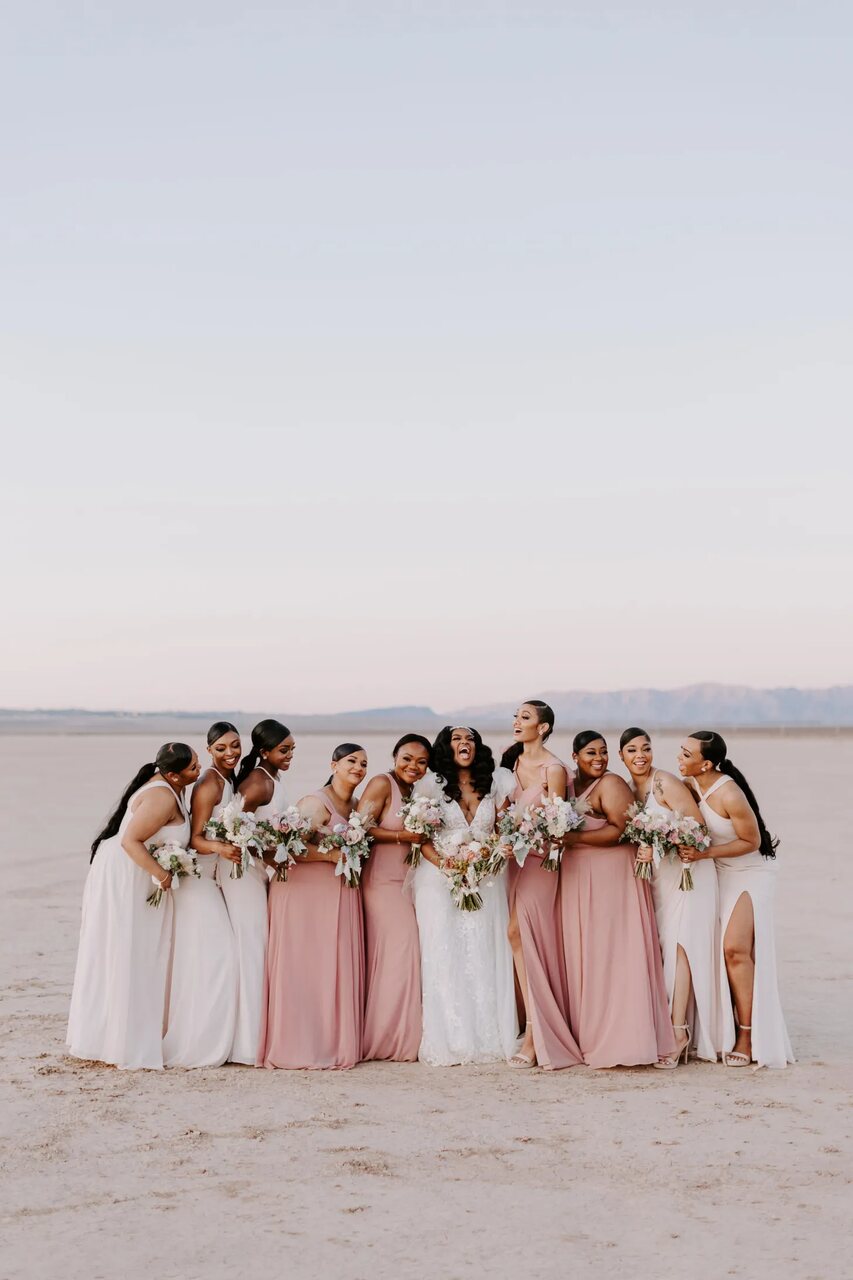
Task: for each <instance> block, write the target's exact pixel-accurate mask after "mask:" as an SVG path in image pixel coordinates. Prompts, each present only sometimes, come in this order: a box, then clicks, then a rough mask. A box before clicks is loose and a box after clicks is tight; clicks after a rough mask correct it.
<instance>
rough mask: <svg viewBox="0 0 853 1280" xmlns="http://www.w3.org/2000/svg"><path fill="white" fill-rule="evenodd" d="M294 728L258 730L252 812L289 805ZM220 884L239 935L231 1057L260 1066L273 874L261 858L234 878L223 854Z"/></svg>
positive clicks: (249, 798)
mask: <svg viewBox="0 0 853 1280" xmlns="http://www.w3.org/2000/svg"><path fill="white" fill-rule="evenodd" d="M293 748H294V743H293V738H292V736H291V734H290V730H289V729H288V728H287V727H286V726H285V725H283V724H281V723H280V722H279V721H278V720H261V722H260V723H259V724H256V725H255V727H254V729H253V730H252V749H251V751H250V752H249V754H248V755H247V756H246V758H245V759H244V760H243V763H242V764H241V765H240V772H239V773H238V775H237V791H238V793H239V794H240V795H241V796H242V797H243V808H244V809H245V810H246V812H247V813H256V814H257V815H258V816H259V817H265V816H267V814H269V813H271V812H273V811H274V810H276V809H283V808H284V807H285V801H284V796H283V793H282V784H281V780H280V778H279V770H287V769H289V768H290V761H291V759H292V758H293ZM219 883H220V885H221V886H222V893H223V896H224V898H225V905H226V906H227V908H228V915H229V917H230V919H231V927H232V928H233V930H234V936H235V938H236V940H237V961H238V967H239V975H240V976H239V982H240V990H239V995H238V998H237V1025H236V1029H235V1032H234V1043H233V1045H232V1047H231V1052H230V1053H229V1055H228V1058H229V1061H230V1062H241V1063H244V1064H246V1065H249V1066H254V1064H255V1059H256V1057H257V1053H258V1038H259V1036H260V1034H261V1018H262V1013H263V1007H264V982H265V966H266V954H267V932H268V926H267V883H268V880H267V873H266V869H265V867H264V866H263V865H262V864H261V863H260V862H255V863H254V865H253V866H251V867H249V868H248V870H247V871H246V872H245V873H244V874H243V875H242V876H240V878H239V879H235V878H233V877H232V875H231V872H230V868H229V864H228V862H226V861H223V860H222V859H220V866H219Z"/></svg>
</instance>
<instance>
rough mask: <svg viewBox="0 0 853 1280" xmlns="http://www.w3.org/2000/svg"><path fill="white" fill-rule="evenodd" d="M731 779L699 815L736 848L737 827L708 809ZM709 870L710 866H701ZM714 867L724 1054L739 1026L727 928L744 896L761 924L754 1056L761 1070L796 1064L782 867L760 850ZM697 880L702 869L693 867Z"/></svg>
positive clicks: (702, 803)
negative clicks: (780, 953)
mask: <svg viewBox="0 0 853 1280" xmlns="http://www.w3.org/2000/svg"><path fill="white" fill-rule="evenodd" d="M728 780H729V779H728V777H727V776H726V775H725V774H723V775H721V777H720V778H719V780H718V781H717V782H715V783H714V785H713V786H712V787H711V788H709V790H708V791H706V792H705V794H704V795H699V794H698V788H696V790H697V797H696V798H697V800H698V801H699V809H700V811H701V813H702V817H703V819H704V820H705V826H706V827H707V828H708V830H709V832H710V833H711V843H712V846H713V845H719V844H730V843H731V842H732V841H733V840H736V839H737V834H736V832H735V829H734V824H733V822H732V821H731V819H730V818H724V817H723V816H722V814H720V813H717V812H716V811H715V810H714V809H712V808H711V806H710V805H709V804H708V800H709V798H710V797H711V796H712V795H713V794H714V792H715V791H716V790H718V788H719V787H721V786H722V785H723V783H724V782H728ZM704 865H706V864H705V863H704V862H703V863H700V866H704ZM707 865H708V866H711V865H714V866H716V868H717V884H718V887H719V894H720V947H719V949H718V953H717V955H718V959H717V965H718V973H719V984H720V1007H721V1018H722V1032H721V1038H722V1046H721V1047H722V1050H723V1052H724V1053H730V1052H731V1051H732V1049H733V1048H734V1043H735V1020H734V1010H733V1007H732V994H731V989H730V987H729V976H728V974H727V972H726V958H725V955H724V953H723V942H724V940H725V936H726V928H727V926H728V923H729V919H730V917H731V914H732V912H733V911H734V909H735V906H736V905H737V901H738V899H739V898H740V896H741V894H742V893H747V894H749V896H750V898H751V899H752V910H753V916H754V919H755V946H754V960H755V979H754V983H753V989H752V1056H753V1059H754V1060H755V1061H756V1062H757V1063H758V1065H759V1066H761V1067H786V1066H787V1065H788V1063H789V1062H793V1061H794V1054H793V1051H792V1049H791V1041H790V1040H789V1039H788V1029H787V1027H786V1026H785V1015H784V1014H783V1013H782V1002H781V1000H780V999H779V985H778V980H777V976H776V933H775V929H774V925H773V899H774V898H775V896H776V861H775V859H774V858H765V857H764V855H763V854H762V853H761V852H760V850H758V849H755V850H753V852H752V853H744V854H742V855H741V856H740V857H739V858H717V859H715V861H714V863H713V864H712V863H711V861H710V859H709V860H708V863H707ZM693 870H694V874H695V871H696V863H694V864H693Z"/></svg>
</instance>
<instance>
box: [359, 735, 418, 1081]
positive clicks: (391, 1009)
mask: <svg viewBox="0 0 853 1280" xmlns="http://www.w3.org/2000/svg"><path fill="white" fill-rule="evenodd" d="M430 750H431V747H430V743H429V741H428V740H427V739H426V738H423V737H421V735H420V734H419V733H408V734H406V736H405V737H403V738H401V739H400V741H399V742H398V743H397V745H396V746H395V748H394V752H393V759H394V768H393V769H392V771H391V772H390V773H379V774H377V775H376V777H375V778H371V779H370V782H368V784H367V786H366V788H365V790H364V794H363V796H362V797H361V800H360V801H359V804H358V811H359V813H363V814H368V815H370V816H371V817H372V818H373V820H374V822H376V824H377V825H376V826H374V827H373V828H372V829H371V833H370V834H371V835H372V836H373V841H374V843H373V847H372V849H371V851H370V858H369V859H368V861H367V863H366V864H365V868H364V873H363V875H362V899H363V901H364V934H365V943H366V949H367V967H366V971H365V982H366V989H367V998H366V1003H365V1010H364V1036H363V1039H362V1050H361V1056H362V1058H363V1059H365V1060H367V1059H387V1060H390V1061H392V1062H415V1061H417V1057H418V1047H419V1045H420V1043H421V1030H422V1017H421V951H420V942H419V940H418V922H417V919H416V917H415V908H414V904H413V903H412V900H411V897H409V896H406V895H404V893H403V885H404V883H405V880H406V873H407V872H408V870H409V868H408V866H407V865H406V855H407V854H408V853H409V851H410V849H411V847H412V845H413V844H416V843H417V840H418V838H417V836H416V835H413V834H412V833H411V832H409V831H405V830H404V829H403V822H402V819H401V818H400V816H399V815H400V809H401V808H402V806H403V801H404V800H408V799H409V797H410V796H411V794H412V788H413V787H414V785H415V783H416V782H420V780H421V778H423V777H424V775H425V774H426V771H427V769H428V768H429V756H430Z"/></svg>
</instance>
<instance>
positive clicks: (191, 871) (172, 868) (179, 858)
mask: <svg viewBox="0 0 853 1280" xmlns="http://www.w3.org/2000/svg"><path fill="white" fill-rule="evenodd" d="M146 847H147V849H148V852H149V853H150V854H151V857H152V858H153V859H154V861H155V862H157V863H159V864H160V866H161V867H162V868H163V870H164V871H168V872H169V873H170V874H171V877H172V888H173V889H177V887H178V882H179V881H181V880H183V879H185V878H186V876H195V878H196V879H197V880H200V879H201V872H200V871H199V867H198V858H197V857H196V852H195V849H185V848H184V847H183V845H180V844H178V843H177V841H176V840H167V841H166V843H165V844H161V845H156V844H149V845H147V846H146ZM151 880H152V882H153V883H154V884H155V885H156V888H155V890H154V892H153V893H149V895H148V897H147V898H146V899H145V901H146V902H147V903H148V905H149V906H150V907H159V905H160V903H161V902H162V901H163V894H164V893H165V892H166V890H165V889H161V888H160V882H159V880H158V879H157V877H156V876H152V877H151Z"/></svg>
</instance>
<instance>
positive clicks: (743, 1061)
mask: <svg viewBox="0 0 853 1280" xmlns="http://www.w3.org/2000/svg"><path fill="white" fill-rule="evenodd" d="M738 1031H749V1032H750V1033H751V1032H752V1027H742V1026H738ZM751 1065H752V1058H751V1057H750V1055H749V1054H748V1053H724V1054H723V1066H724V1067H749V1066H751Z"/></svg>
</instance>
